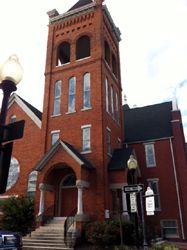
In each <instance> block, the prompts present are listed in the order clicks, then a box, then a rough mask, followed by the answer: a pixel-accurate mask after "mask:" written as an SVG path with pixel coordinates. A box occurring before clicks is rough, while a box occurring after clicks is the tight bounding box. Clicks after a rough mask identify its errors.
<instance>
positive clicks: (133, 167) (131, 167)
mask: <svg viewBox="0 0 187 250" xmlns="http://www.w3.org/2000/svg"><path fill="white" fill-rule="evenodd" d="M127 167H128V170H129V174H130V177H131V180H130V182H131V183H130V184H135V172H136V170H137V167H138V163H137V160H136V159H135V158H134V156H133V155H130V158H129V160H128V161H127ZM134 222H135V233H136V247H137V248H138V249H139V233H138V216H137V212H136V213H135V214H134Z"/></svg>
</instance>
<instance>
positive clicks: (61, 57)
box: [56, 42, 70, 66]
mask: <svg viewBox="0 0 187 250" xmlns="http://www.w3.org/2000/svg"><path fill="white" fill-rule="evenodd" d="M69 62H70V44H69V43H68V42H62V43H61V44H60V45H59V47H58V50H57V62H56V65H57V66H60V65H62V64H66V63H69Z"/></svg>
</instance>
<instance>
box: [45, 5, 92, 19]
mask: <svg viewBox="0 0 187 250" xmlns="http://www.w3.org/2000/svg"><path fill="white" fill-rule="evenodd" d="M95 6H96V3H95V2H93V3H90V4H87V5H85V6H82V7H79V8H77V9H74V10H71V11H68V12H66V13H63V14H60V15H58V16H55V17H52V18H50V19H49V22H50V23H54V22H57V21H59V20H61V19H65V18H69V17H71V16H74V15H76V14H77V13H80V12H85V11H87V10H88V9H91V8H94V7H95Z"/></svg>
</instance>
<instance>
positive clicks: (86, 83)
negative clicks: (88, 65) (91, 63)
mask: <svg viewBox="0 0 187 250" xmlns="http://www.w3.org/2000/svg"><path fill="white" fill-rule="evenodd" d="M90 107H91V102H90V73H86V74H84V76H83V108H84V109H87V108H90Z"/></svg>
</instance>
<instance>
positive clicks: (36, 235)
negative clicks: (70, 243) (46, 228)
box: [24, 233, 64, 240]
mask: <svg viewBox="0 0 187 250" xmlns="http://www.w3.org/2000/svg"><path fill="white" fill-rule="evenodd" d="M24 239H57V240H59V239H62V240H63V239H64V235H61V234H60V235H58V234H50V233H49V234H47V233H46V234H41V233H34V234H32V236H26V237H24Z"/></svg>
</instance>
